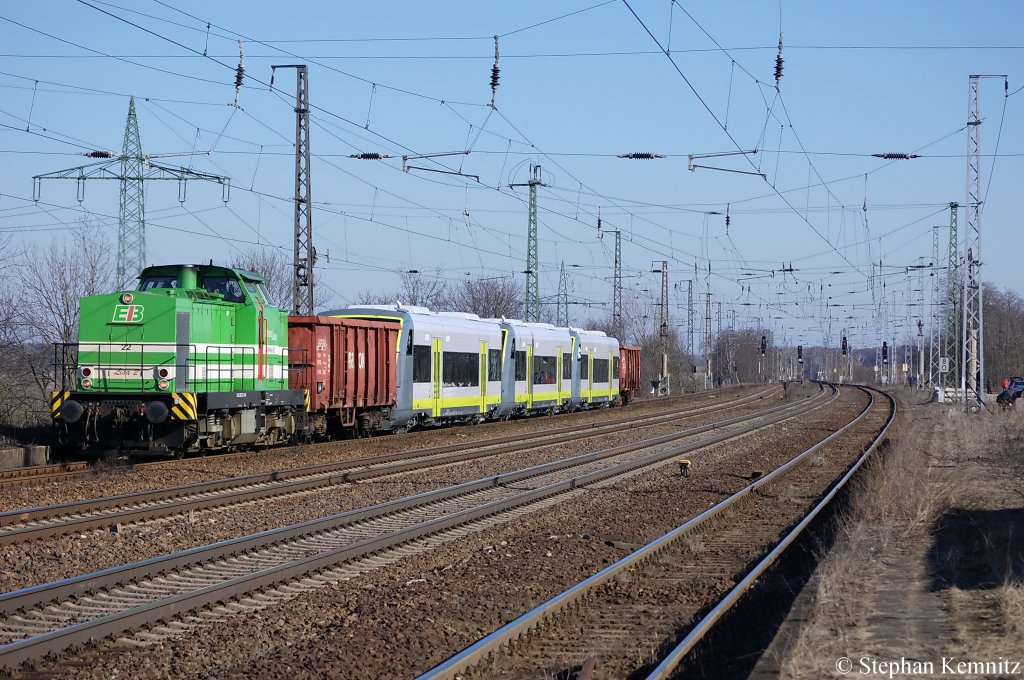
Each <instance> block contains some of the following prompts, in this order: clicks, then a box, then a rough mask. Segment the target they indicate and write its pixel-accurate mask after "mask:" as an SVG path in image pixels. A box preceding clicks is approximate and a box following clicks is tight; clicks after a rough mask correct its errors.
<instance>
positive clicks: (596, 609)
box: [422, 388, 896, 679]
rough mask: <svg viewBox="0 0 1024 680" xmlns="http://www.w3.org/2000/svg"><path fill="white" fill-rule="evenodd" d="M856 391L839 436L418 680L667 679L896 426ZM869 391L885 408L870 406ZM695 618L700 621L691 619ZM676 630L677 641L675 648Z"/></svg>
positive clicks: (888, 407)
mask: <svg viewBox="0 0 1024 680" xmlns="http://www.w3.org/2000/svg"><path fill="white" fill-rule="evenodd" d="M858 389H862V390H863V391H865V392H867V393H868V395H869V397H870V399H869V400H868V405H867V406H866V407H865V408H864V409H863V411H862V412H861V413H860V414H859V415H858V416H857V417H856V418H855V419H854V420H852V421H851V422H849V423H848V424H846V425H845V426H843V427H842V428H841V429H839V430H838V431H836V432H834V433H832V434H830V435H829V436H827V437H825V438H823V439H822V440H821V441H819V442H818V443H817V444H815V445H814V446H812V447H810V448H808V449H806V450H805V451H803V452H802V453H800V454H798V455H796V456H794V457H793V458H792V459H790V460H789V461H788V462H786V463H784V464H783V465H781V466H779V467H778V468H776V469H775V470H774V471H772V472H770V473H769V474H767V475H765V476H763V477H761V478H760V479H758V480H757V481H754V482H753V483H751V484H749V485H748V486H746V487H745V488H743V489H741V490H740V491H738V492H737V493H735V494H733V495H732V496H729V497H728V498H726V499H725V500H723V501H721V502H719V503H718V504H716V505H715V506H713V507H711V508H709V509H708V510H707V511H705V512H703V513H701V514H700V515H698V516H696V517H694V518H692V519H691V520H689V521H687V522H686V523H685V524H683V525H681V526H679V527H677V528H676V529H674V530H673V531H671V532H669V533H668V534H666V535H664V536H662V537H661V538H659V539H657V540H655V541H653V542H651V543H650V544H648V545H646V546H644V547H643V548H641V549H639V550H637V551H636V552H634V553H632V554H631V555H629V556H627V557H625V558H623V559H622V560H620V561H619V562H617V563H615V564H613V565H611V566H609V567H607V568H605V569H603V570H601V571H600V572H598V573H596V574H594V575H593V576H591V577H590V578H587V579H586V580H584V581H582V582H580V583H578V584H576V585H574V586H572V587H571V588H569V589H568V590H566V591H564V592H563V593H561V594H559V595H556V596H555V597H553V598H551V599H549V600H548V601H547V602H545V603H543V604H541V605H540V606H538V607H536V608H534V609H533V610H531V611H529V612H527V613H525V614H523V615H522V616H520V617H519V618H517V619H515V620H514V621H512V622H511V623H509V624H507V625H505V626H503V627H502V628H500V629H498V630H497V631H495V632H493V633H491V634H490V635H488V636H486V637H484V638H483V639H481V640H479V641H478V642H477V643H475V644H473V645H471V646H470V647H468V648H466V649H465V650H463V651H462V652H460V653H459V654H457V655H455V656H453V657H451V658H450V659H449V660H448V661H446V662H444V663H442V664H440V665H439V666H437V667H436V668H434V669H432V670H431V671H429V672H427V673H425V674H424V675H423V676H422V678H430V679H435V678H455V677H487V678H497V677H503V678H517V679H518V678H534V677H589V678H617V677H626V676H629V677H637V676H638V675H642V674H643V673H644V672H645V669H650V668H652V667H653V666H654V665H655V663H657V662H658V661H661V662H662V663H661V665H660V666H658V667H657V668H655V669H654V670H653V672H652V674H651V676H650V677H652V678H667V677H669V676H670V675H671V673H672V672H673V671H674V669H675V668H676V666H677V665H678V664H679V661H680V659H682V658H683V657H684V656H685V654H686V653H687V652H688V651H689V650H690V649H691V648H692V647H693V645H694V644H696V642H697V641H698V640H699V639H700V638H701V637H702V636H703V635H704V634H705V633H706V632H707V630H709V629H710V628H711V627H712V626H713V625H714V623H715V621H717V620H718V618H719V617H720V616H721V614H722V613H724V612H725V611H726V610H728V608H729V607H731V606H732V604H734V603H735V602H736V601H737V600H738V599H739V597H740V596H741V595H742V594H743V593H744V592H745V591H746V589H747V588H748V587H749V586H750V584H751V583H753V582H754V580H755V579H756V578H757V577H758V576H759V575H760V574H761V573H763V571H764V570H765V569H767V567H768V566H769V565H770V564H771V563H772V562H773V561H774V560H775V558H776V557H777V556H778V555H779V554H781V552H782V551H783V550H785V548H786V547H787V546H788V545H789V544H790V543H791V542H792V540H793V539H794V538H795V537H796V535H798V534H799V532H800V531H801V530H802V529H803V528H804V527H805V526H806V525H807V524H808V523H809V522H810V521H811V520H812V519H813V518H814V517H815V516H816V515H817V514H818V513H819V512H820V510H821V509H822V508H823V507H825V506H826V505H827V503H828V502H829V501H831V499H832V498H833V497H834V495H835V494H836V493H837V492H838V490H839V489H840V488H841V487H842V486H843V485H844V484H845V483H846V482H847V481H848V480H849V479H850V477H851V476H852V475H853V474H854V473H855V472H856V470H857V469H858V468H859V467H860V465H861V464H862V463H863V461H864V460H865V458H866V457H867V456H868V455H869V454H870V452H871V451H872V450H873V449H874V447H875V446H876V445H877V443H878V442H879V441H880V440H881V439H882V438H883V437H884V436H885V433H886V432H887V430H888V428H889V425H890V423H891V422H892V419H893V418H894V417H895V413H896V404H895V401H894V400H892V398H891V397H889V396H888V395H885V394H884V393H881V392H876V391H873V390H871V391H869V389H867V388H858ZM876 393H877V394H880V395H883V397H884V399H882V400H879V399H876V397H875V394H876ZM865 432H870V433H873V437H872V438H871V443H870V444H869V445H868V446H867V447H865V448H863V449H862V450H861V453H860V455H859V456H858V457H856V460H855V461H854V462H853V463H852V465H851V464H850V461H849V460H848V459H847V460H845V461H844V458H845V457H844V456H842V455H838V456H830V455H829V450H830V448H832V447H834V445H836V444H840V443H841V442H842V440H843V439H844V437H845V438H848V437H850V436H863V435H864V433H865ZM858 433H859V434H858ZM844 472H845V474H844ZM837 478H838V479H837ZM808 502H809V504H810V507H808V506H807V503H808ZM712 520H715V521H714V522H712ZM793 524H795V526H793V528H792V529H790V528H789V527H790V526H791V525H793ZM780 536H781V538H780ZM694 546H699V549H695V548H694ZM764 546H768V549H767V550H765V549H764ZM764 552H767V555H765V556H764V557H763V558H762V559H760V561H758V562H757V563H756V564H754V565H753V566H752V567H748V566H747V562H748V561H749V556H750V555H752V554H753V555H761V554H763V553H764ZM736 573H740V574H745V576H743V577H742V578H740V579H739V581H738V582H737V583H736V585H735V586H734V587H733V588H731V589H730V590H729V591H728V592H727V593H725V594H724V596H722V597H721V599H720V600H718V601H717V604H716V603H715V600H711V601H710V604H709V601H708V600H707V599H706V598H708V597H709V596H712V595H709V594H712V593H715V592H716V588H717V587H718V586H717V584H718V583H720V582H722V581H731V580H732V579H733V578H734V576H733V575H734V574H736ZM702 610H705V611H707V612H708V613H707V614H706V615H705V616H703V618H699V619H695V617H696V616H697V615H698V612H700V611H702ZM680 629H683V630H684V635H683V636H682V639H681V640H679V641H678V643H675V642H674V640H675V639H676V638H677V635H678V634H677V631H679V630H680ZM652 660H653V661H654V663H651V661H652Z"/></svg>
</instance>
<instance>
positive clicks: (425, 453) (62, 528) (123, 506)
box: [0, 388, 777, 545]
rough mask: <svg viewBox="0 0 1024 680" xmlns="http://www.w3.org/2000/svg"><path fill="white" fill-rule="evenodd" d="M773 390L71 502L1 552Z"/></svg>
mask: <svg viewBox="0 0 1024 680" xmlns="http://www.w3.org/2000/svg"><path fill="white" fill-rule="evenodd" d="M776 391H777V390H775V389H774V388H773V389H769V390H764V391H761V392H757V393H755V394H752V395H748V396H746V397H742V398H740V399H735V400H731V401H729V402H726V403H715V404H712V405H708V406H700V407H697V408H686V409H677V410H673V411H670V412H668V413H661V414H652V415H650V416H647V417H643V418H632V419H625V418H623V419H616V420H614V421H612V422H611V423H605V424H601V425H597V424H594V425H592V426H591V427H590V428H587V429H581V428H580V427H578V426H565V427H559V428H549V429H546V430H542V431H539V432H536V433H531V434H518V435H512V436H507V437H499V438H492V439H487V440H483V441H478V442H474V443H471V444H463V443H459V444H450V445H444V446H435V447H429V448H424V449H417V450H413V451H405V452H398V453H390V454H382V455H377V456H370V457H365V458H357V459H349V460H346V461H338V462H332V463H321V464H317V465H308V466H303V467H299V468H293V469H289V470H276V471H273V472H266V473H257V474H251V475H244V476H240V477H230V478H224V479H217V480H212V481H208V482H199V483H194V484H187V485H183V486H177V487H167V488H162V489H155V490H149V491H140V492H135V493H128V494H120V495H117V496H110V497H106V498H93V499H87V500H83V501H76V502H71V503H61V504H56V505H47V506H40V507H36V508H24V509H19V510H11V511H7V512H2V513H0V545H6V544H10V543H15V542H21V541H31V540H38V539H42V538H47V537H52V536H61V535H65V534H69V533H74V532H81V531H87V530H90V529H97V528H102V527H108V526H113V525H117V524H122V525H125V524H131V523H134V522H140V521H146V520H152V519H156V518H159V517H168V516H173V515H179V514H182V513H186V512H189V511H196V510H207V509H211V508H217V507H225V506H229V505H236V504H239V503H245V502H250V501H255V500H262V499H268V498H279V497H281V496H284V495H289V494H297V493H303V492H306V491H310V490H313V489H318V488H324V487H329V486H332V485H335V484H345V483H355V482H359V481H362V480H367V479H372V478H379V477H383V476H386V475H394V474H401V473H404V472H411V471H415V470H422V469H426V468H430V467H436V466H441V465H448V464H452V463H458V462H462V461H466V460H472V459H476V458H482V457H485V456H495V455H499V454H502V453H508V452H512V451H522V450H525V449H529V448H538V447H542V446H551V445H554V444H559V443H564V442H568V441H573V440H580V439H587V438H592V437H599V436H603V435H607V434H611V433H615V432H619V431H622V430H623V429H624V428H625V429H639V428H643V427H652V426H656V425H661V424H665V423H670V422H674V421H677V420H680V419H687V418H691V417H697V416H700V415H705V414H707V413H709V412H712V411H721V410H723V409H725V410H728V409H731V408H737V407H742V406H746V405H749V404H752V403H756V402H758V401H760V400H762V399H764V398H766V397H768V396H769V395H771V394H772V393H774V392H776Z"/></svg>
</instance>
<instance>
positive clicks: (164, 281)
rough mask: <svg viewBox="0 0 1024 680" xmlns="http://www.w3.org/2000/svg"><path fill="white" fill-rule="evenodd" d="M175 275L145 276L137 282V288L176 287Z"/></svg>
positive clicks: (176, 279)
mask: <svg viewBox="0 0 1024 680" xmlns="http://www.w3.org/2000/svg"><path fill="white" fill-rule="evenodd" d="M177 287H178V277H177V276H147V277H146V278H144V279H142V281H141V282H140V283H139V290H154V289H160V288H177Z"/></svg>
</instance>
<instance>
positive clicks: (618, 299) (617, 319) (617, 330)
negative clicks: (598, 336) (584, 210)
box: [597, 208, 623, 340]
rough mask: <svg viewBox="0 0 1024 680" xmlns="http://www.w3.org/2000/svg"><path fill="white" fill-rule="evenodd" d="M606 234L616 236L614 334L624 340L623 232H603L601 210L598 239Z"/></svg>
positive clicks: (613, 298)
mask: <svg viewBox="0 0 1024 680" xmlns="http://www.w3.org/2000/svg"><path fill="white" fill-rule="evenodd" d="M605 234H615V265H614V267H615V268H614V270H613V278H612V333H613V334H614V335H615V337H616V338H618V339H619V340H622V339H623V338H622V232H621V231H619V230H618V229H616V230H615V231H601V210H600V208H598V212H597V237H598V238H600V239H603V238H604V235H605Z"/></svg>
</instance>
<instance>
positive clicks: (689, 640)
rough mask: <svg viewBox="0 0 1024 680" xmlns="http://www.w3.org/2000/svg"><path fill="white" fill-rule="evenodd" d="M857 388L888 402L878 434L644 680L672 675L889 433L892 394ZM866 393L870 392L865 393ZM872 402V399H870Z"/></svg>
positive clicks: (893, 416)
mask: <svg viewBox="0 0 1024 680" xmlns="http://www.w3.org/2000/svg"><path fill="white" fill-rule="evenodd" d="M858 387H860V389H864V390H870V391H872V392H877V393H878V394H881V395H884V396H885V398H886V399H887V400H888V401H889V416H888V418H886V421H885V425H883V427H882V429H881V431H880V432H879V433H878V435H877V436H875V437H874V439H872V441H871V443H870V444H869V445H868V446H867V447H865V449H864V452H863V453H862V454H861V455H860V457H859V458H857V460H856V462H854V464H853V465H852V466H850V469H849V470H847V472H846V474H845V475H843V476H842V478H840V480H839V481H838V482H836V483H835V484H834V485H833V486H832V488H831V489H829V491H828V493H827V494H826V495H825V496H824V497H823V498H822V499H821V500H820V501H819V502H818V503H817V504H815V506H814V508H812V509H811V511H810V512H809V513H807V515H806V516H805V517H804V518H803V519H802V520H801V521H800V522H799V523H798V524H797V525H796V526H795V527H793V529H792V530H791V531H790V532H789V533H788V534H786V535H785V536H784V537H783V538H782V540H781V541H779V543H778V544H777V545H776V546H775V548H773V549H772V550H771V552H769V553H768V554H767V555H765V556H764V558H763V559H761V561H760V562H758V563H757V565H755V566H754V567H753V568H752V569H751V570H750V571H749V572H748V573H747V575H746V576H745V577H743V579H741V580H740V582H739V583H737V584H736V585H735V586H733V588H732V589H731V590H730V591H729V592H728V593H726V594H725V596H724V597H723V598H722V599H721V600H720V601H719V602H718V604H717V605H715V606H714V607H713V608H712V609H711V611H709V612H708V613H707V614H706V615H705V616H704V617H703V618H702V619H701V620H700V621H699V622H697V624H696V625H695V626H694V627H693V628H692V629H691V630H690V632H689V633H688V634H687V635H686V637H684V638H683V639H682V640H680V642H679V644H678V645H676V647H675V648H674V649H673V650H672V651H671V652H669V654H668V655H667V656H666V657H665V658H664V659H662V661H661V663H660V664H658V666H657V667H656V668H655V669H654V670H653V671H651V673H650V674H649V675H648V676H647V680H665V679H667V678H669V677H671V676H672V674H673V672H674V671H675V669H676V668H677V667H678V666H679V664H680V663H681V662H682V660H683V658H684V657H685V656H686V655H687V654H688V653H689V652H690V651H691V650H692V649H693V648H694V646H696V644H697V643H698V642H699V641H700V640H701V639H702V638H703V637H704V636H705V635H707V633H708V632H709V631H710V630H711V629H712V628H713V627H714V626H715V624H716V623H717V622H718V621H719V619H721V618H722V616H723V615H724V614H725V613H726V612H727V611H728V610H729V609H730V608H732V606H733V605H735V604H736V602H738V601H739V599H740V598H741V597H743V595H744V594H745V593H746V592H747V591H748V590H749V589H750V587H751V586H752V585H753V584H754V582H755V581H756V580H757V579H758V578H759V577H760V576H761V574H763V573H764V572H765V571H767V569H768V568H769V567H770V566H771V565H772V564H774V563H775V561H776V560H777V559H778V558H779V556H781V555H782V553H783V552H785V550H786V549H787V548H788V547H789V546H790V545H791V544H792V543H793V541H795V540H796V538H797V537H798V536H799V535H800V534H801V533H802V532H803V531H804V529H806V528H807V525H809V524H810V523H811V522H812V521H813V520H814V518H815V517H817V516H818V514H819V513H820V512H821V511H822V510H823V509H824V508H825V507H826V506H828V504H829V503H831V502H832V499H833V498H835V496H836V494H838V493H839V491H840V490H841V489H842V488H843V487H844V486H846V483H847V482H848V481H850V479H851V478H852V477H853V475H855V474H856V473H857V471H858V470H859V469H860V468H861V466H862V465H863V464H864V462H865V461H866V460H867V459H868V456H870V455H871V454H872V452H874V450H875V449H876V448H877V447H878V444H879V442H881V441H882V439H883V438H884V437H885V435H886V434H887V433H888V432H889V427H890V426H891V425H892V423H893V421H894V420H895V419H896V400H895V399H894V398H893V397H892V395H890V394H887V393H885V392H883V391H881V390H878V389H876V388H874V387H868V386H858ZM869 394H870V392H869ZM872 400H874V397H873V396H872Z"/></svg>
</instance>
